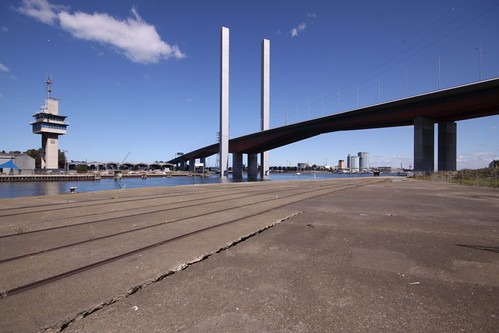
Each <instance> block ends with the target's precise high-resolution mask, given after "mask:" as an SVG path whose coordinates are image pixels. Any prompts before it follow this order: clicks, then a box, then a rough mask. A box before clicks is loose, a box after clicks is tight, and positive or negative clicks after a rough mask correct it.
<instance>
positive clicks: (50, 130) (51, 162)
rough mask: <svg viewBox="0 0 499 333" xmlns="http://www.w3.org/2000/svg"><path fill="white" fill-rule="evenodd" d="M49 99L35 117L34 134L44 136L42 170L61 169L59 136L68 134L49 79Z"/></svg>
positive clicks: (47, 82)
mask: <svg viewBox="0 0 499 333" xmlns="http://www.w3.org/2000/svg"><path fill="white" fill-rule="evenodd" d="M46 84H47V98H46V99H45V105H44V106H42V108H41V110H40V112H38V113H36V114H34V115H33V117H34V118H35V121H33V122H32V123H31V125H32V126H33V133H34V134H41V135H42V154H41V155H42V156H41V158H42V163H41V168H42V169H57V168H59V135H64V134H66V127H68V124H66V122H65V119H66V116H61V115H59V100H58V99H57V98H54V97H51V96H50V93H51V92H52V80H51V79H50V77H48V78H47V81H46Z"/></svg>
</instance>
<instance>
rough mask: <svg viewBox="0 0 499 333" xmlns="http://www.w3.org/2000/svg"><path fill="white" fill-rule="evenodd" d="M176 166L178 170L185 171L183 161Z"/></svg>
mask: <svg viewBox="0 0 499 333" xmlns="http://www.w3.org/2000/svg"><path fill="white" fill-rule="evenodd" d="M178 167H179V170H180V171H185V161H181V162H180V164H179V166H178Z"/></svg>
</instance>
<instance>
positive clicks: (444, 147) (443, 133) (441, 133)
mask: <svg viewBox="0 0 499 333" xmlns="http://www.w3.org/2000/svg"><path fill="white" fill-rule="evenodd" d="M456 161H457V124H456V122H454V121H445V122H439V123H438V170H439V171H455V170H456V169H457V165H456V164H457V163H456Z"/></svg>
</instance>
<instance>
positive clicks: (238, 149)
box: [167, 78, 499, 171]
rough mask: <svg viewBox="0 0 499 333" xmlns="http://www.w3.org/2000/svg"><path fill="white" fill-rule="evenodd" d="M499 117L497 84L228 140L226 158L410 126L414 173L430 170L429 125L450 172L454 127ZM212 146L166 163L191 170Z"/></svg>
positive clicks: (440, 158) (213, 151) (451, 90)
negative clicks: (337, 135)
mask: <svg viewBox="0 0 499 333" xmlns="http://www.w3.org/2000/svg"><path fill="white" fill-rule="evenodd" d="M497 114H499V78H495V79H491V80H487V81H480V82H477V83H473V84H467V85H463V86H458V87H454V88H449V89H444V90H439V91H436V92H431V93H427V94H422V95H417V96H413V97H409V98H404V99H399V100H395V101H391V102H387V103H382V104H377V105H373V106H368V107H363V108H359V109H356V110H353V111H348V112H343V113H338V114H333V115H330V116H325V117H320V118H316V119H312V120H308V121H303V122H299V123H294V124H291V125H287V126H281V127H275V128H272V129H268V130H264V131H259V132H255V133H252V134H248V135H244V136H240V137H237V138H234V139H230V140H229V153H232V154H234V155H238V156H241V155H242V154H248V157H249V158H250V157H255V156H256V155H257V154H259V153H262V152H266V151H269V150H272V149H275V148H278V147H282V146H285V145H288V144H291V143H294V142H297V141H301V140H304V139H308V138H311V137H314V136H317V135H320V134H325V133H331V132H337V131H351V130H362V129H373V128H385V127H396V126H411V125H412V126H414V170H415V171H433V170H434V127H435V126H434V124H435V123H436V124H438V170H456V138H457V126H456V121H461V120H466V119H471V118H479V117H486V116H492V115H497ZM218 152H219V144H218V143H215V144H212V145H209V146H206V147H203V148H200V149H197V150H194V151H191V152H189V153H186V154H183V155H181V156H177V157H176V158H174V159H172V160H170V161H168V162H167V163H171V164H177V165H178V164H184V163H186V162H187V161H189V164H192V165H194V161H195V160H196V159H201V160H204V159H205V158H206V157H208V156H211V155H214V154H217V153H218Z"/></svg>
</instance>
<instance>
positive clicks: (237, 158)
mask: <svg viewBox="0 0 499 333" xmlns="http://www.w3.org/2000/svg"><path fill="white" fill-rule="evenodd" d="M232 178H234V179H242V178H243V153H233V154H232Z"/></svg>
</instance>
